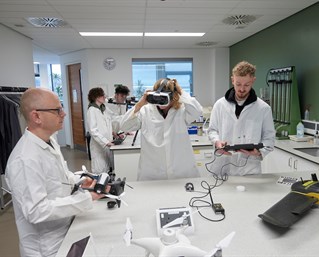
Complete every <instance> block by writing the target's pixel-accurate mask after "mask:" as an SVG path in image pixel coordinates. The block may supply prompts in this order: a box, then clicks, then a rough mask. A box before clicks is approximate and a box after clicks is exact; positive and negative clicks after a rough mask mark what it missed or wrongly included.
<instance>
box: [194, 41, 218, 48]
mask: <svg viewBox="0 0 319 257" xmlns="http://www.w3.org/2000/svg"><path fill="white" fill-rule="evenodd" d="M196 45H198V46H206V47H209V46H214V45H217V42H213V41H204V42H199V43H196Z"/></svg>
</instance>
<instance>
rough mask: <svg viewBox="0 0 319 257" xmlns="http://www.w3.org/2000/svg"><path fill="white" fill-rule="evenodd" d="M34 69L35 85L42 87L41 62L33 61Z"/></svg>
mask: <svg viewBox="0 0 319 257" xmlns="http://www.w3.org/2000/svg"><path fill="white" fill-rule="evenodd" d="M33 69H34V81H35V87H40V85H41V79H40V64H38V63H33Z"/></svg>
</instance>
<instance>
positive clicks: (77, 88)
mask: <svg viewBox="0 0 319 257" xmlns="http://www.w3.org/2000/svg"><path fill="white" fill-rule="evenodd" d="M67 68H68V78H69V80H68V81H69V85H68V86H69V103H70V110H71V121H72V136H73V144H74V148H76V149H80V150H86V141H85V128H84V118H83V117H84V116H83V102H82V86H81V64H80V63H78V64H72V65H68V66H67Z"/></svg>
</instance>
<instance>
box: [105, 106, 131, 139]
mask: <svg viewBox="0 0 319 257" xmlns="http://www.w3.org/2000/svg"><path fill="white" fill-rule="evenodd" d="M105 106H106V107H107V108H109V110H110V111H111V112H112V128H113V132H115V133H117V132H119V131H120V122H121V120H122V118H123V115H124V114H125V113H126V104H125V105H124V104H113V103H105Z"/></svg>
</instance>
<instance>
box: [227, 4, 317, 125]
mask: <svg viewBox="0 0 319 257" xmlns="http://www.w3.org/2000/svg"><path fill="white" fill-rule="evenodd" d="M241 60H246V61H248V62H250V63H252V64H254V65H256V66H257V74H256V77H257V80H256V82H255V85H254V88H255V90H256V92H257V94H258V96H260V95H259V89H260V88H262V87H266V86H267V84H266V75H267V72H268V70H269V69H271V68H281V67H286V66H295V67H296V73H297V82H298V91H299V99H300V106H301V108H300V109H301V117H303V116H304V114H303V113H304V108H305V106H306V105H308V104H310V105H311V108H310V119H311V120H317V121H318V120H319V3H318V2H317V3H316V4H314V5H312V6H310V7H309V8H307V9H305V10H303V11H301V12H299V13H297V14H295V15H293V16H291V17H289V18H287V19H285V20H284V21H281V22H279V23H277V24H275V25H274V26H271V27H269V28H267V29H265V30H263V31H261V32H259V33H257V34H255V35H253V36H251V37H249V38H247V39H245V40H243V41H241V42H239V43H237V44H235V45H233V46H231V47H230V66H231V68H232V67H233V66H234V65H235V64H236V63H238V62H239V61H241Z"/></svg>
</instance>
